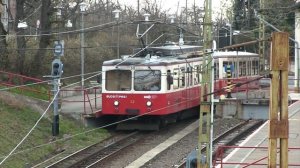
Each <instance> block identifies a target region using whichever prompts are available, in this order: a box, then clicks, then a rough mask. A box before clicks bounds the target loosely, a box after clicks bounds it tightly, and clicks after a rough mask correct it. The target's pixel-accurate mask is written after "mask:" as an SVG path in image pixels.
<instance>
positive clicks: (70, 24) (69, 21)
mask: <svg viewBox="0 0 300 168" xmlns="http://www.w3.org/2000/svg"><path fill="white" fill-rule="evenodd" d="M65 26H66V27H68V28H70V27H73V24H72V22H71V20H68V21H67V23H66V24H65Z"/></svg>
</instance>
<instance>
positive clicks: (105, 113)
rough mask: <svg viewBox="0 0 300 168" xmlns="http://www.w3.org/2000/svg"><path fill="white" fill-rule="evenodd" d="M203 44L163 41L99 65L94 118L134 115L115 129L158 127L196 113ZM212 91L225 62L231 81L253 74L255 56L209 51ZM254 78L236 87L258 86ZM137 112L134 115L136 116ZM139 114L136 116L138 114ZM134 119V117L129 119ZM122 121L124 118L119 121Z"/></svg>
mask: <svg viewBox="0 0 300 168" xmlns="http://www.w3.org/2000/svg"><path fill="white" fill-rule="evenodd" d="M201 51H202V48H201V47H199V46H192V45H176V44H171V43H169V44H166V45H163V46H160V47H148V48H144V49H141V50H138V51H136V52H135V54H133V55H128V56H123V57H122V59H114V60H109V61H105V62H104V63H103V66H102V110H101V111H100V112H98V113H97V114H96V116H101V117H106V118H109V119H114V120H124V119H126V118H130V117H133V118H132V119H131V120H130V121H129V122H127V123H126V126H124V124H119V125H118V126H117V128H118V129H127V128H130V129H139V128H140V127H141V125H140V124H142V125H143V126H142V127H143V130H153V129H158V128H159V126H160V125H162V124H163V125H164V124H166V123H170V122H175V121H176V120H178V119H182V118H185V117H189V116H191V115H195V114H198V112H199V104H200V92H201V91H200V90H201V89H200V86H201V71H202V56H201V55H202V54H201ZM212 56H213V59H214V68H215V69H214V70H215V73H214V77H215V89H221V88H223V87H225V86H226V85H227V84H226V73H225V72H226V71H225V69H224V67H225V66H226V65H230V66H231V71H232V73H231V74H232V81H233V83H234V82H237V81H238V82H241V81H247V80H250V79H252V78H255V77H256V76H257V75H258V61H259V57H258V54H255V53H249V52H242V51H238V52H237V51H230V52H213V53H212ZM258 87H259V86H258V82H254V83H250V84H248V85H244V86H241V87H240V88H238V90H233V91H241V90H246V89H249V88H252V89H255V88H258ZM135 116H136V118H135ZM137 116H138V117H137ZM133 120H135V121H133ZM122 123H123V122H122Z"/></svg>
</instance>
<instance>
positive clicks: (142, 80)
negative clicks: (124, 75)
mask: <svg viewBox="0 0 300 168" xmlns="http://www.w3.org/2000/svg"><path fill="white" fill-rule="evenodd" d="M160 79H161V72H160V71H158V70H136V71H134V90H135V91H159V90H160V89H161V82H160V81H161V80H160Z"/></svg>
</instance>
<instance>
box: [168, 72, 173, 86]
mask: <svg viewBox="0 0 300 168" xmlns="http://www.w3.org/2000/svg"><path fill="white" fill-rule="evenodd" d="M172 84H173V77H172V74H171V70H167V89H168V90H170V89H171V85H172Z"/></svg>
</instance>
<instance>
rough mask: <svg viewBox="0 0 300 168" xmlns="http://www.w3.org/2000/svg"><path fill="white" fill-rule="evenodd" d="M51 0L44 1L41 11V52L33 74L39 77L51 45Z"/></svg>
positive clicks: (37, 56)
mask: <svg viewBox="0 0 300 168" xmlns="http://www.w3.org/2000/svg"><path fill="white" fill-rule="evenodd" d="M52 9H53V8H52V7H51V0H43V1H42V10H41V18H40V21H41V26H40V32H41V37H40V42H39V50H38V51H37V53H36V55H35V57H34V62H33V72H32V73H33V74H34V75H38V74H39V72H40V67H41V65H42V60H43V57H44V56H45V54H46V50H45V49H46V48H47V46H48V45H49V44H50V35H49V34H50V30H51V23H50V18H51V15H52V11H53V10H52Z"/></svg>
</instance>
